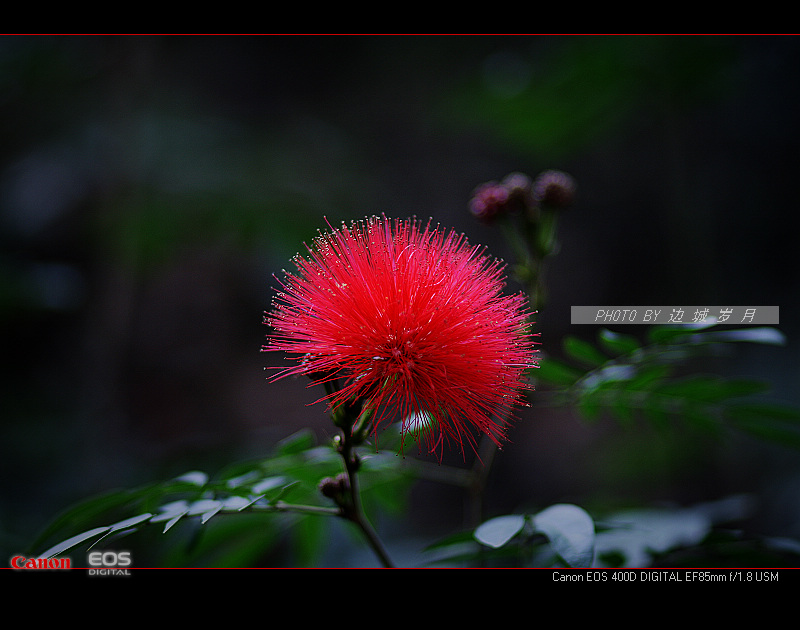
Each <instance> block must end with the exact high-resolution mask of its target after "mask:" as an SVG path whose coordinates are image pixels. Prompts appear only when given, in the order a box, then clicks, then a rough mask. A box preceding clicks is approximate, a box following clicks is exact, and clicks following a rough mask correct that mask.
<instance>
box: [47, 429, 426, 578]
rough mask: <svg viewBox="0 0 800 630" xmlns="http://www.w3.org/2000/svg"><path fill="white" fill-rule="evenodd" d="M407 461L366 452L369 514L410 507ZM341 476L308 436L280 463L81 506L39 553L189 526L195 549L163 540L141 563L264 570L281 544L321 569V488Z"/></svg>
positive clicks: (189, 477)
mask: <svg viewBox="0 0 800 630" xmlns="http://www.w3.org/2000/svg"><path fill="white" fill-rule="evenodd" d="M390 433H391V432H390ZM395 442H396V445H398V444H399V433H398V434H397V435H396V440H395ZM398 461H399V458H397V457H396V455H395V454H393V453H392V454H389V453H388V452H383V453H378V452H373V453H369V452H366V453H364V454H363V456H362V468H361V473H360V479H361V486H362V491H363V501H364V503H365V507H366V509H367V510H368V511H369V513H371V514H380V513H388V514H394V515H397V514H398V513H399V512H400V511H401V510H402V508H403V506H404V505H405V496H406V494H407V492H408V488H409V483H410V481H411V479H412V477H411V475H409V474H408V473H407V471H405V470H404V468H403V467H402V466H400V465H398ZM340 470H341V459H340V456H339V454H338V453H337V452H336V451H335V449H333V448H332V447H331V446H330V445H328V446H318V445H316V444H315V442H314V438H313V437H312V435H311V434H310V433H309V432H307V431H303V432H300V433H298V434H296V435H294V436H291V437H289V438H287V439H286V440H284V441H283V442H282V443H281V444H280V445H279V446H278V447H277V448H276V450H275V452H274V453H273V454H272V455H271V456H270V457H268V458H265V459H262V460H259V461H257V462H243V463H239V464H235V465H232V466H230V467H229V468H227V469H226V470H224V471H222V472H220V473H219V474H217V475H215V476H214V477H213V478H212V477H210V476H209V475H207V474H206V473H204V472H201V471H192V472H189V473H186V474H184V475H181V476H179V477H177V478H174V479H171V480H169V481H167V482H163V483H153V484H147V485H145V486H143V487H140V488H135V489H125V490H120V491H112V492H108V493H104V494H103V495H100V496H97V497H94V498H91V499H88V500H86V501H84V502H81V503H80V504H78V505H76V506H74V507H72V508H71V509H69V510H67V511H66V512H65V513H63V514H62V515H60V516H59V517H58V518H56V519H55V520H54V521H53V522H52V523H51V525H50V526H49V527H48V528H47V529H46V530H45V531H43V532H42V533H41V535H40V536H39V538H38V539H37V540H36V541H35V542H34V543H33V545H32V549H31V553H35V554H37V555H39V556H41V557H54V556H58V555H60V554H68V553H77V552H79V551H82V550H84V551H88V550H89V549H93V548H98V549H102V548H104V546H105V545H107V544H109V543H117V542H118V541H119V539H120V538H121V537H123V536H129V535H131V534H132V533H133V532H135V531H137V530H139V529H141V528H144V527H145V526H147V527H150V528H156V529H159V530H160V532H161V533H162V534H166V533H167V532H170V533H171V534H174V533H175V530H180V529H181V527H180V526H181V525H185V528H186V529H188V530H189V531H190V533H191V535H190V536H189V537H188V539H187V540H186V542H185V543H183V544H181V543H175V544H172V545H159V544H157V543H158V541H156V544H155V545H154V546H153V547H151V548H149V549H148V548H147V547H145V548H144V549H142V551H143V555H141V556H139V555H138V552H137V557H139V560H140V561H143V562H145V563H146V562H148V561H150V562H155V563H156V565H157V566H192V567H197V566H223V567H227V566H258V565H259V563H261V562H263V560H264V558H265V557H268V555H269V553H270V552H273V551H274V549H272V546H273V545H275V544H277V542H280V543H282V544H283V545H284V547H283V548H282V549H281V553H288V554H289V555H290V557H291V558H292V562H293V563H294V564H296V565H299V566H313V565H315V564H316V563H317V562H318V561H319V560H320V554H321V553H322V552H324V551H325V550H326V545H327V541H328V535H327V534H326V532H327V531H328V529H327V527H326V525H329V524H330V520H331V517H334V516H337V510H336V509H335V507H334V504H333V503H332V502H330V501H328V500H326V499H324V497H323V496H322V495H321V494H320V492H319V491H318V486H319V484H320V482H321V481H322V480H323V479H325V478H328V477H333V476H335V475H336V474H337V473H338V472H339V471H340ZM131 514H134V515H133V516H131ZM234 516H235V518H234ZM117 518H118V519H120V520H118V521H114V522H112V523H109V521H112V520H114V519H117ZM218 521H223V522H222V523H219V525H218V524H217V522H218ZM187 522H188V523H187ZM212 524H213V527H211V525H212ZM87 528H88V529H87ZM286 532H288V536H289V540H288V541H287V539H286V536H285V535H283V534H284V533H286ZM184 533H185V531H184ZM65 534H69V537H68V538H66V539H64V535H65ZM178 536H180V534H178ZM178 540H180V538H178ZM149 541H150V542H152V541H153V539H152V538H150V539H149ZM53 542H55V544H52V543H53ZM48 545H51V546H49V547H48ZM138 549H139V547H138V546H137V550H138ZM159 553H161V555H160V556H159V555H157V554H159Z"/></svg>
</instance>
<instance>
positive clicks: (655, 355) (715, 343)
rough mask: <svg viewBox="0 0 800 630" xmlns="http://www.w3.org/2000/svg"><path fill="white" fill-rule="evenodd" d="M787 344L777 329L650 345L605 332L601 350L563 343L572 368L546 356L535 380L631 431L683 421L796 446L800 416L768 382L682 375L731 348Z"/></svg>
mask: <svg viewBox="0 0 800 630" xmlns="http://www.w3.org/2000/svg"><path fill="white" fill-rule="evenodd" d="M784 342H785V339H784V336H783V334H782V333H781V332H780V331H779V330H777V329H775V328H771V327H752V328H747V329H729V328H727V327H726V328H725V329H724V330H723V329H720V328H715V323H714V322H710V323H707V324H701V325H683V326H674V327H670V326H663V327H662V326H659V327H654V328H652V329H650V331H649V334H648V339H647V343H646V344H641V343H640V342H639V341H638V340H637V339H636V338H635V337H633V336H631V335H623V334H620V333H615V332H613V331H610V330H607V329H601V330H600V331H599V332H598V338H597V343H596V344H592V343H589V342H587V341H585V340H582V339H579V338H577V337H574V336H567V337H565V339H564V341H563V349H564V354H565V355H566V356H567V358H568V360H569V361H570V362H567V361H562V360H559V359H556V358H554V357H551V356H548V357H546V358H544V359H543V360H542V361H541V364H540V369H538V370H537V371H536V372H535V378H536V379H537V380H539V381H541V382H543V383H549V384H551V385H557V386H559V387H560V388H562V389H560V390H559V392H558V395H559V396H562V397H565V399H566V400H565V401H563V403H564V404H567V403H568V404H573V405H575V407H576V408H577V409H578V410H579V411H580V413H581V414H582V416H583V417H584V418H586V419H587V420H593V419H595V418H597V417H598V415H599V414H600V413H601V412H606V413H608V414H610V415H611V416H613V417H614V418H616V419H617V420H619V421H620V422H621V423H623V424H625V425H630V424H631V423H632V422H633V421H634V420H635V419H636V418H637V417H638V418H643V419H645V420H646V421H648V422H650V423H652V424H653V425H654V426H656V427H660V428H662V429H666V428H668V427H670V426H673V427H674V426H676V424H677V423H684V424H685V425H688V426H694V427H695V428H697V429H701V430H702V431H706V432H712V433H716V434H719V432H720V431H722V430H727V429H730V428H736V429H740V430H742V431H746V432H750V433H752V434H755V435H757V436H759V437H760V438H764V439H770V440H773V441H775V442H777V443H779V444H783V445H785V446H788V447H793V448H798V447H800V410H798V409H797V408H795V407H794V406H793V405H790V404H785V403H780V402H774V401H771V400H765V399H763V397H761V396H759V395H761V394H765V393H767V392H769V391H770V383H769V382H768V381H766V380H765V379H754V378H726V377H723V376H720V375H717V374H695V373H688V374H687V373H685V368H684V371H683V373H682V371H681V368H683V367H684V366H685V364H686V362H687V361H689V360H690V359H694V358H697V357H700V356H720V355H723V354H724V353H726V352H728V351H729V349H730V344H735V343H756V344H768V345H783V343H784ZM753 397H755V398H753Z"/></svg>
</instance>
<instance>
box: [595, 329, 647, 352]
mask: <svg viewBox="0 0 800 630" xmlns="http://www.w3.org/2000/svg"><path fill="white" fill-rule="evenodd" d="M597 341H598V343H599V344H600V345H601V346H603V348H605V350H606V351H607V352H609V353H610V354H611V355H612V356H620V355H623V354H631V353H632V352H635V351H636V350H638V349H639V348H640V347H641V346H640V345H639V342H638V341H637V340H636V337H633V336H631V335H623V334H621V333H617V332H613V331H611V330H608V329H607V328H602V329H601V330H600V331H599V332H598V333H597Z"/></svg>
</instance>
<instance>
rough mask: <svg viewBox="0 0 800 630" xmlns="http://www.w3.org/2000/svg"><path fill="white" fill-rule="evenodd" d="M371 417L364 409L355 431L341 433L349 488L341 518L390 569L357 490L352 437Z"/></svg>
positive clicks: (389, 562)
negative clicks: (350, 525)
mask: <svg viewBox="0 0 800 630" xmlns="http://www.w3.org/2000/svg"><path fill="white" fill-rule="evenodd" d="M371 417H372V410H371V409H365V410H364V411H363V412H362V413H361V414H360V416H359V421H358V423H357V425H358V426H357V427H355V428H356V429H357V430H356V431H354V430H353V429H352V428H344V429H343V431H342V433H343V440H342V444H341V448H340V451H341V455H342V460H343V461H344V466H345V470H346V472H347V479H348V481H349V484H348V486H349V488H350V496H349V501H348V502H347V503H346V504H343V505H342V516H343V517H344V518H346V519H347V520H349V521H351V522H352V523H354V524H355V525H356V526H357V527H358V528H359V529H360V530H361V532H362V533H363V534H364V537H365V538H366V539H367V543H368V544H369V546H370V547H371V548H372V550H373V552H374V553H375V555H376V556H377V557H378V559H379V560H380V561H381V564H382V565H383V566H384V567H387V568H390V567H393V564H392V561H391V559H390V558H389V554H388V553H387V552H386V548H385V547H384V546H383V543H382V542H381V540H380V538H379V537H378V535H377V533H376V532H375V530H374V529H373V528H372V525H371V524H370V523H369V521H368V520H367V517H366V515H365V514H364V509H363V505H362V503H361V492H360V490H359V483H358V469H359V466H360V462H359V459H358V456H357V455H356V453H355V446H356V444H355V440H354V439H353V437H354V435H360V433H361V432H362V431H363V430H364V423H365V422H367V421H368V420H369V419H370V418H371ZM351 426H352V425H351Z"/></svg>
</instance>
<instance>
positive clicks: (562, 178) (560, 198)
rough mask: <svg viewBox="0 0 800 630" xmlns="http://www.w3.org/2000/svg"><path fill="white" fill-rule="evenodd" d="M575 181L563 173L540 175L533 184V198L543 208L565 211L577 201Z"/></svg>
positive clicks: (552, 171)
mask: <svg viewBox="0 0 800 630" xmlns="http://www.w3.org/2000/svg"><path fill="white" fill-rule="evenodd" d="M575 189H576V186H575V180H574V179H573V178H572V176H570V175H568V174H567V173H563V172H561V171H554V170H548V171H544V172H542V173H540V174H539V175H538V177H536V179H535V180H534V182H533V190H532V192H533V198H534V200H535V201H536V203H538V204H539V205H541V206H544V207H547V208H552V209H555V210H563V209H565V208H568V207H569V206H571V205H572V202H573V201H574V200H575Z"/></svg>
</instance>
